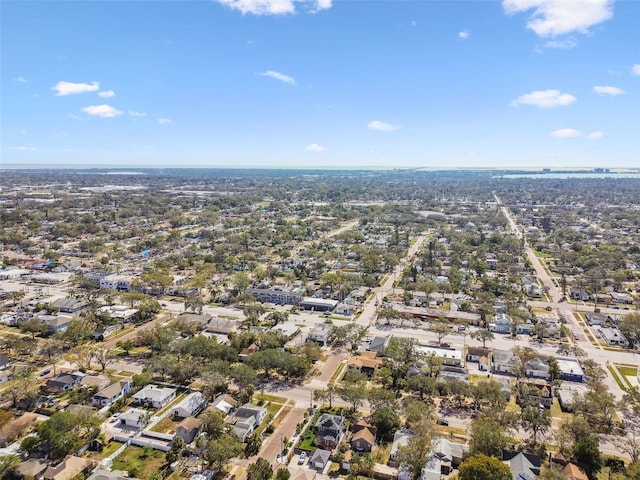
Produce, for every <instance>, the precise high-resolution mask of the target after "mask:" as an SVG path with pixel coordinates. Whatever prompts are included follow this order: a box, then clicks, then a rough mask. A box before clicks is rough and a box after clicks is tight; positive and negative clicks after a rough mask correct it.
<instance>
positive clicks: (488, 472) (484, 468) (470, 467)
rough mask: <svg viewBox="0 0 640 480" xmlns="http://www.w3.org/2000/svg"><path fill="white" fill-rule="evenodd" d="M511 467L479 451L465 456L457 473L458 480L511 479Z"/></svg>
mask: <svg viewBox="0 0 640 480" xmlns="http://www.w3.org/2000/svg"><path fill="white" fill-rule="evenodd" d="M512 478H513V474H512V473H511V469H510V468H509V467H508V466H507V465H506V464H504V463H502V461H501V460H498V459H497V458H494V457H488V456H487V455H483V454H481V453H478V454H475V455H473V456H471V457H469V458H467V459H466V460H465V461H464V462H463V463H462V465H460V471H459V473H458V479H459V480H489V479H491V480H511V479H512Z"/></svg>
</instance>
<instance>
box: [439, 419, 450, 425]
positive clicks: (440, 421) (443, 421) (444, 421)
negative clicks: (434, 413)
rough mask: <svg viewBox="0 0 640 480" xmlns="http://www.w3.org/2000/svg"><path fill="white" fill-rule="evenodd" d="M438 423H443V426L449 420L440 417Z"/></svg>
mask: <svg viewBox="0 0 640 480" xmlns="http://www.w3.org/2000/svg"><path fill="white" fill-rule="evenodd" d="M438 424H439V425H445V426H448V425H449V420H447V419H446V418H440V419H439V420H438Z"/></svg>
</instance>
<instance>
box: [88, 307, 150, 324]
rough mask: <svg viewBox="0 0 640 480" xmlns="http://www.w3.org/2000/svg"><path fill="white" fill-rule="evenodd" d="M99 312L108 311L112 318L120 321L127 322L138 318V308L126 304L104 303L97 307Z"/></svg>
mask: <svg viewBox="0 0 640 480" xmlns="http://www.w3.org/2000/svg"><path fill="white" fill-rule="evenodd" d="M98 310H99V311H100V312H104V313H108V314H109V316H110V317H111V319H112V320H117V321H118V322H120V323H129V322H132V321H134V320H135V319H136V318H138V314H139V312H140V310H138V309H137V308H129V307H128V306H126V305H106V306H104V307H100V308H99V309H98Z"/></svg>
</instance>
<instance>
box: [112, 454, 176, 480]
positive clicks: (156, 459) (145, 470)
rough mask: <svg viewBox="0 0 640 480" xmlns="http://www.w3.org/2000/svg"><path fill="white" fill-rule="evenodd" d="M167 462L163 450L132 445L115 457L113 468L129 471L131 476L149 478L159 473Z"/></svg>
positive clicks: (145, 479)
mask: <svg viewBox="0 0 640 480" xmlns="http://www.w3.org/2000/svg"><path fill="white" fill-rule="evenodd" d="M165 463H166V460H165V458H164V453H163V452H161V451H159V450H153V449H150V448H140V447H133V446H131V447H128V448H126V449H125V451H124V452H122V453H121V454H120V455H118V456H117V457H116V458H115V460H114V461H113V469H114V470H123V471H126V472H129V476H130V477H136V478H140V479H142V480H148V479H151V477H153V476H154V474H155V473H158V472H159V471H160V470H161V467H162V466H163V465H164V464H165Z"/></svg>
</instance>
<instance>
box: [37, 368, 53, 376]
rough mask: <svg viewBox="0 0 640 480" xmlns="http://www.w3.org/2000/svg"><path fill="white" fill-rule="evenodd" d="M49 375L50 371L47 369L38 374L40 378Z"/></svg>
mask: <svg viewBox="0 0 640 480" xmlns="http://www.w3.org/2000/svg"><path fill="white" fill-rule="evenodd" d="M50 373H51V370H50V369H48V368H47V369H46V370H43V371H42V372H40V376H41V377H44V376H45V375H49V374H50Z"/></svg>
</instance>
